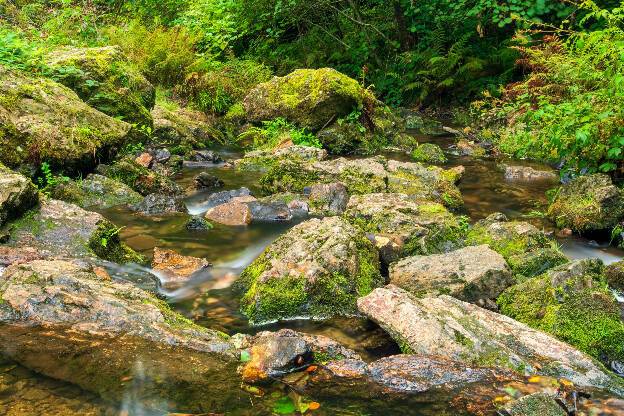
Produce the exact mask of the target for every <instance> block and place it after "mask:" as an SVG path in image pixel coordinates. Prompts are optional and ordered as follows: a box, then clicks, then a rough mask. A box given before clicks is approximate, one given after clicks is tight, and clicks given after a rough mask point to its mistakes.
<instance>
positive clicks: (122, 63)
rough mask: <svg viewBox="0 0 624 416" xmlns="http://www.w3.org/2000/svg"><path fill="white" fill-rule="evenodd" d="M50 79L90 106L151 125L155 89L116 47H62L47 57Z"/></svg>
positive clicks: (119, 48) (133, 121)
mask: <svg viewBox="0 0 624 416" xmlns="http://www.w3.org/2000/svg"><path fill="white" fill-rule="evenodd" d="M46 63H47V65H48V66H49V67H50V68H51V70H52V78H53V79H55V80H57V81H58V82H60V83H61V84H63V85H65V86H66V87H68V88H71V89H72V90H74V91H75V92H76V93H77V94H78V96H79V97H80V98H81V99H82V100H83V101H84V102H86V103H87V104H89V105H90V106H91V107H93V108H95V109H97V110H99V111H101V112H103V113H105V114H108V115H109V116H111V117H122V118H123V120H124V121H126V122H128V123H130V124H136V125H139V126H145V127H144V128H146V127H149V128H150V129H151V128H152V126H153V120H152V116H151V115H150V112H149V110H151V109H152V108H153V107H154V104H155V102H156V89H155V88H154V87H153V86H152V84H150V83H149V81H147V79H145V77H144V76H143V75H142V74H141V72H140V71H138V70H136V69H134V68H133V66H132V65H131V64H130V62H129V61H128V59H127V58H126V57H125V55H124V54H123V52H122V50H121V47H119V46H106V47H101V48H63V49H57V50H55V51H53V52H51V53H50V54H48V56H47V57H46Z"/></svg>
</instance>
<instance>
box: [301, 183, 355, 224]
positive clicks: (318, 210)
mask: <svg viewBox="0 0 624 416" xmlns="http://www.w3.org/2000/svg"><path fill="white" fill-rule="evenodd" d="M348 202H349V194H348V192H347V187H346V185H345V184H344V183H318V184H314V185H312V188H311V189H310V199H309V201H308V204H309V207H310V212H311V213H312V215H322V216H332V215H342V214H344V212H345V209H346V208H347V203H348Z"/></svg>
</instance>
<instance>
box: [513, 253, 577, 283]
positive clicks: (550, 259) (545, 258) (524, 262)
mask: <svg viewBox="0 0 624 416" xmlns="http://www.w3.org/2000/svg"><path fill="white" fill-rule="evenodd" d="M507 261H508V263H509V265H510V266H511V270H512V271H513V273H514V274H515V275H516V276H518V277H519V278H520V279H524V278H530V277H536V276H539V275H540V274H542V273H544V272H545V271H546V270H548V269H552V268H553V267H556V266H559V265H561V264H565V263H567V262H568V258H567V257H566V256H565V254H563V253H562V252H561V251H560V250H559V249H556V248H543V249H539V250H536V251H532V252H529V253H522V254H516V255H512V256H510V257H509V258H508V260H507Z"/></svg>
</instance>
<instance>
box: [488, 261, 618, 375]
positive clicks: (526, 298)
mask: <svg viewBox="0 0 624 416" xmlns="http://www.w3.org/2000/svg"><path fill="white" fill-rule="evenodd" d="M497 302H498V305H499V306H500V310H501V312H502V313H504V314H505V315H508V316H510V317H512V318H514V319H516V320H518V321H520V322H523V323H525V324H527V325H529V326H531V327H533V328H536V329H540V330H542V331H545V332H548V333H551V334H553V335H554V336H556V337H557V338H559V339H560V340H562V341H565V342H567V343H569V344H570V345H572V346H574V347H576V348H578V349H579V350H581V351H583V352H585V353H587V354H589V355H591V356H593V357H595V358H597V359H599V360H601V361H602V362H604V363H606V362H609V361H611V360H622V359H624V344H623V343H622V339H624V324H623V323H622V320H621V319H620V310H619V307H618V306H617V303H616V302H615V299H614V297H613V294H612V293H611V292H610V291H609V290H608V287H607V283H606V278H605V274H604V265H603V264H602V262H601V261H600V260H577V261H574V262H572V263H568V264H565V265H562V266H558V267H556V268H554V269H551V270H549V271H548V272H546V274H545V275H543V276H542V277H539V278H533V279H528V280H527V281H525V282H524V283H520V284H518V285H515V286H512V287H511V288H509V289H507V290H506V291H505V292H504V293H503V294H502V295H501V296H500V297H499V299H498V301H497Z"/></svg>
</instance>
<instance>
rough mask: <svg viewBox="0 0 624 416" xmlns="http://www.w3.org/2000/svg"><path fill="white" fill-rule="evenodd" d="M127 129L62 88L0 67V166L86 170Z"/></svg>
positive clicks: (109, 153)
mask: <svg viewBox="0 0 624 416" xmlns="http://www.w3.org/2000/svg"><path fill="white" fill-rule="evenodd" d="M130 129H131V125H130V124H128V123H126V122H123V121H121V120H117V119H115V118H112V117H109V116H107V115H106V114H104V113H101V112H99V111H97V110H95V109H93V108H91V107H89V106H88V105H87V104H85V103H84V102H83V101H82V100H81V99H80V98H79V97H78V95H76V93H75V92H73V91H71V90H70V89H68V88H67V87H65V86H63V85H61V84H58V83H56V82H54V81H52V80H50V79H47V78H31V77H28V76H26V75H24V74H22V73H20V72H17V71H13V70H10V69H7V68H6V67H4V66H2V67H0V149H2V151H1V152H0V162H1V163H4V164H5V165H6V166H8V167H10V168H17V167H20V166H22V167H24V168H29V169H32V168H33V167H35V168H36V167H38V166H39V164H40V163H42V162H46V163H48V164H50V166H51V168H52V169H63V170H65V171H67V172H77V171H79V170H88V169H91V168H93V167H94V166H95V165H96V163H97V161H100V160H108V159H110V158H111V156H112V155H114V154H115V153H116V151H117V150H118V149H119V148H120V147H121V146H123V145H124V144H125V142H126V141H127V137H128V132H129V131H130ZM29 173H30V174H32V171H30V172H29Z"/></svg>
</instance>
